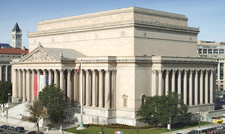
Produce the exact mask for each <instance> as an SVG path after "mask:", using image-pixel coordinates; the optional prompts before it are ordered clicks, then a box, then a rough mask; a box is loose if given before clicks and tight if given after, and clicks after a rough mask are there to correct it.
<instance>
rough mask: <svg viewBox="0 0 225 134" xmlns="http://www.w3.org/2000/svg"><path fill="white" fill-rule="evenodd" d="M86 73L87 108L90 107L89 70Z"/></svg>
mask: <svg viewBox="0 0 225 134" xmlns="http://www.w3.org/2000/svg"><path fill="white" fill-rule="evenodd" d="M85 71H86V106H90V87H89V82H90V79H89V70H85Z"/></svg>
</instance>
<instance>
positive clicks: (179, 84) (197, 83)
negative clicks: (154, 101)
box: [152, 69, 214, 106]
mask: <svg viewBox="0 0 225 134" xmlns="http://www.w3.org/2000/svg"><path fill="white" fill-rule="evenodd" d="M213 72H214V70H183V69H181V70H152V96H155V95H159V96H160V95H167V94H168V91H171V92H173V91H177V92H178V94H181V93H182V94H183V100H184V103H185V104H188V105H189V106H191V105H199V104H200V105H202V104H208V103H213V94H214V93H213ZM203 96H205V99H203ZM208 96H209V98H208ZM193 100H194V102H193Z"/></svg>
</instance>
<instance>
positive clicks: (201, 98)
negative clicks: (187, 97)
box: [199, 70, 204, 105]
mask: <svg viewBox="0 0 225 134" xmlns="http://www.w3.org/2000/svg"><path fill="white" fill-rule="evenodd" d="M203 74H204V71H203V70H201V71H200V94H199V96H200V105H202V104H203Z"/></svg>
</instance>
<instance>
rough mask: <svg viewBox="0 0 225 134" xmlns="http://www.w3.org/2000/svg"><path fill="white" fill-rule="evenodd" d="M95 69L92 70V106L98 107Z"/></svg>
mask: <svg viewBox="0 0 225 134" xmlns="http://www.w3.org/2000/svg"><path fill="white" fill-rule="evenodd" d="M95 77H96V76H95V70H94V69H93V70H92V107H96V80H95Z"/></svg>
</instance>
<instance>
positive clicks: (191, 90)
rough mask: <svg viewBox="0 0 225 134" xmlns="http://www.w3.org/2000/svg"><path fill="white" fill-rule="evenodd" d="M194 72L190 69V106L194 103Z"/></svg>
mask: <svg viewBox="0 0 225 134" xmlns="http://www.w3.org/2000/svg"><path fill="white" fill-rule="evenodd" d="M193 72H194V70H190V76H189V106H192V105H193V101H192V100H193V99H192V97H193V96H192V94H193Z"/></svg>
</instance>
